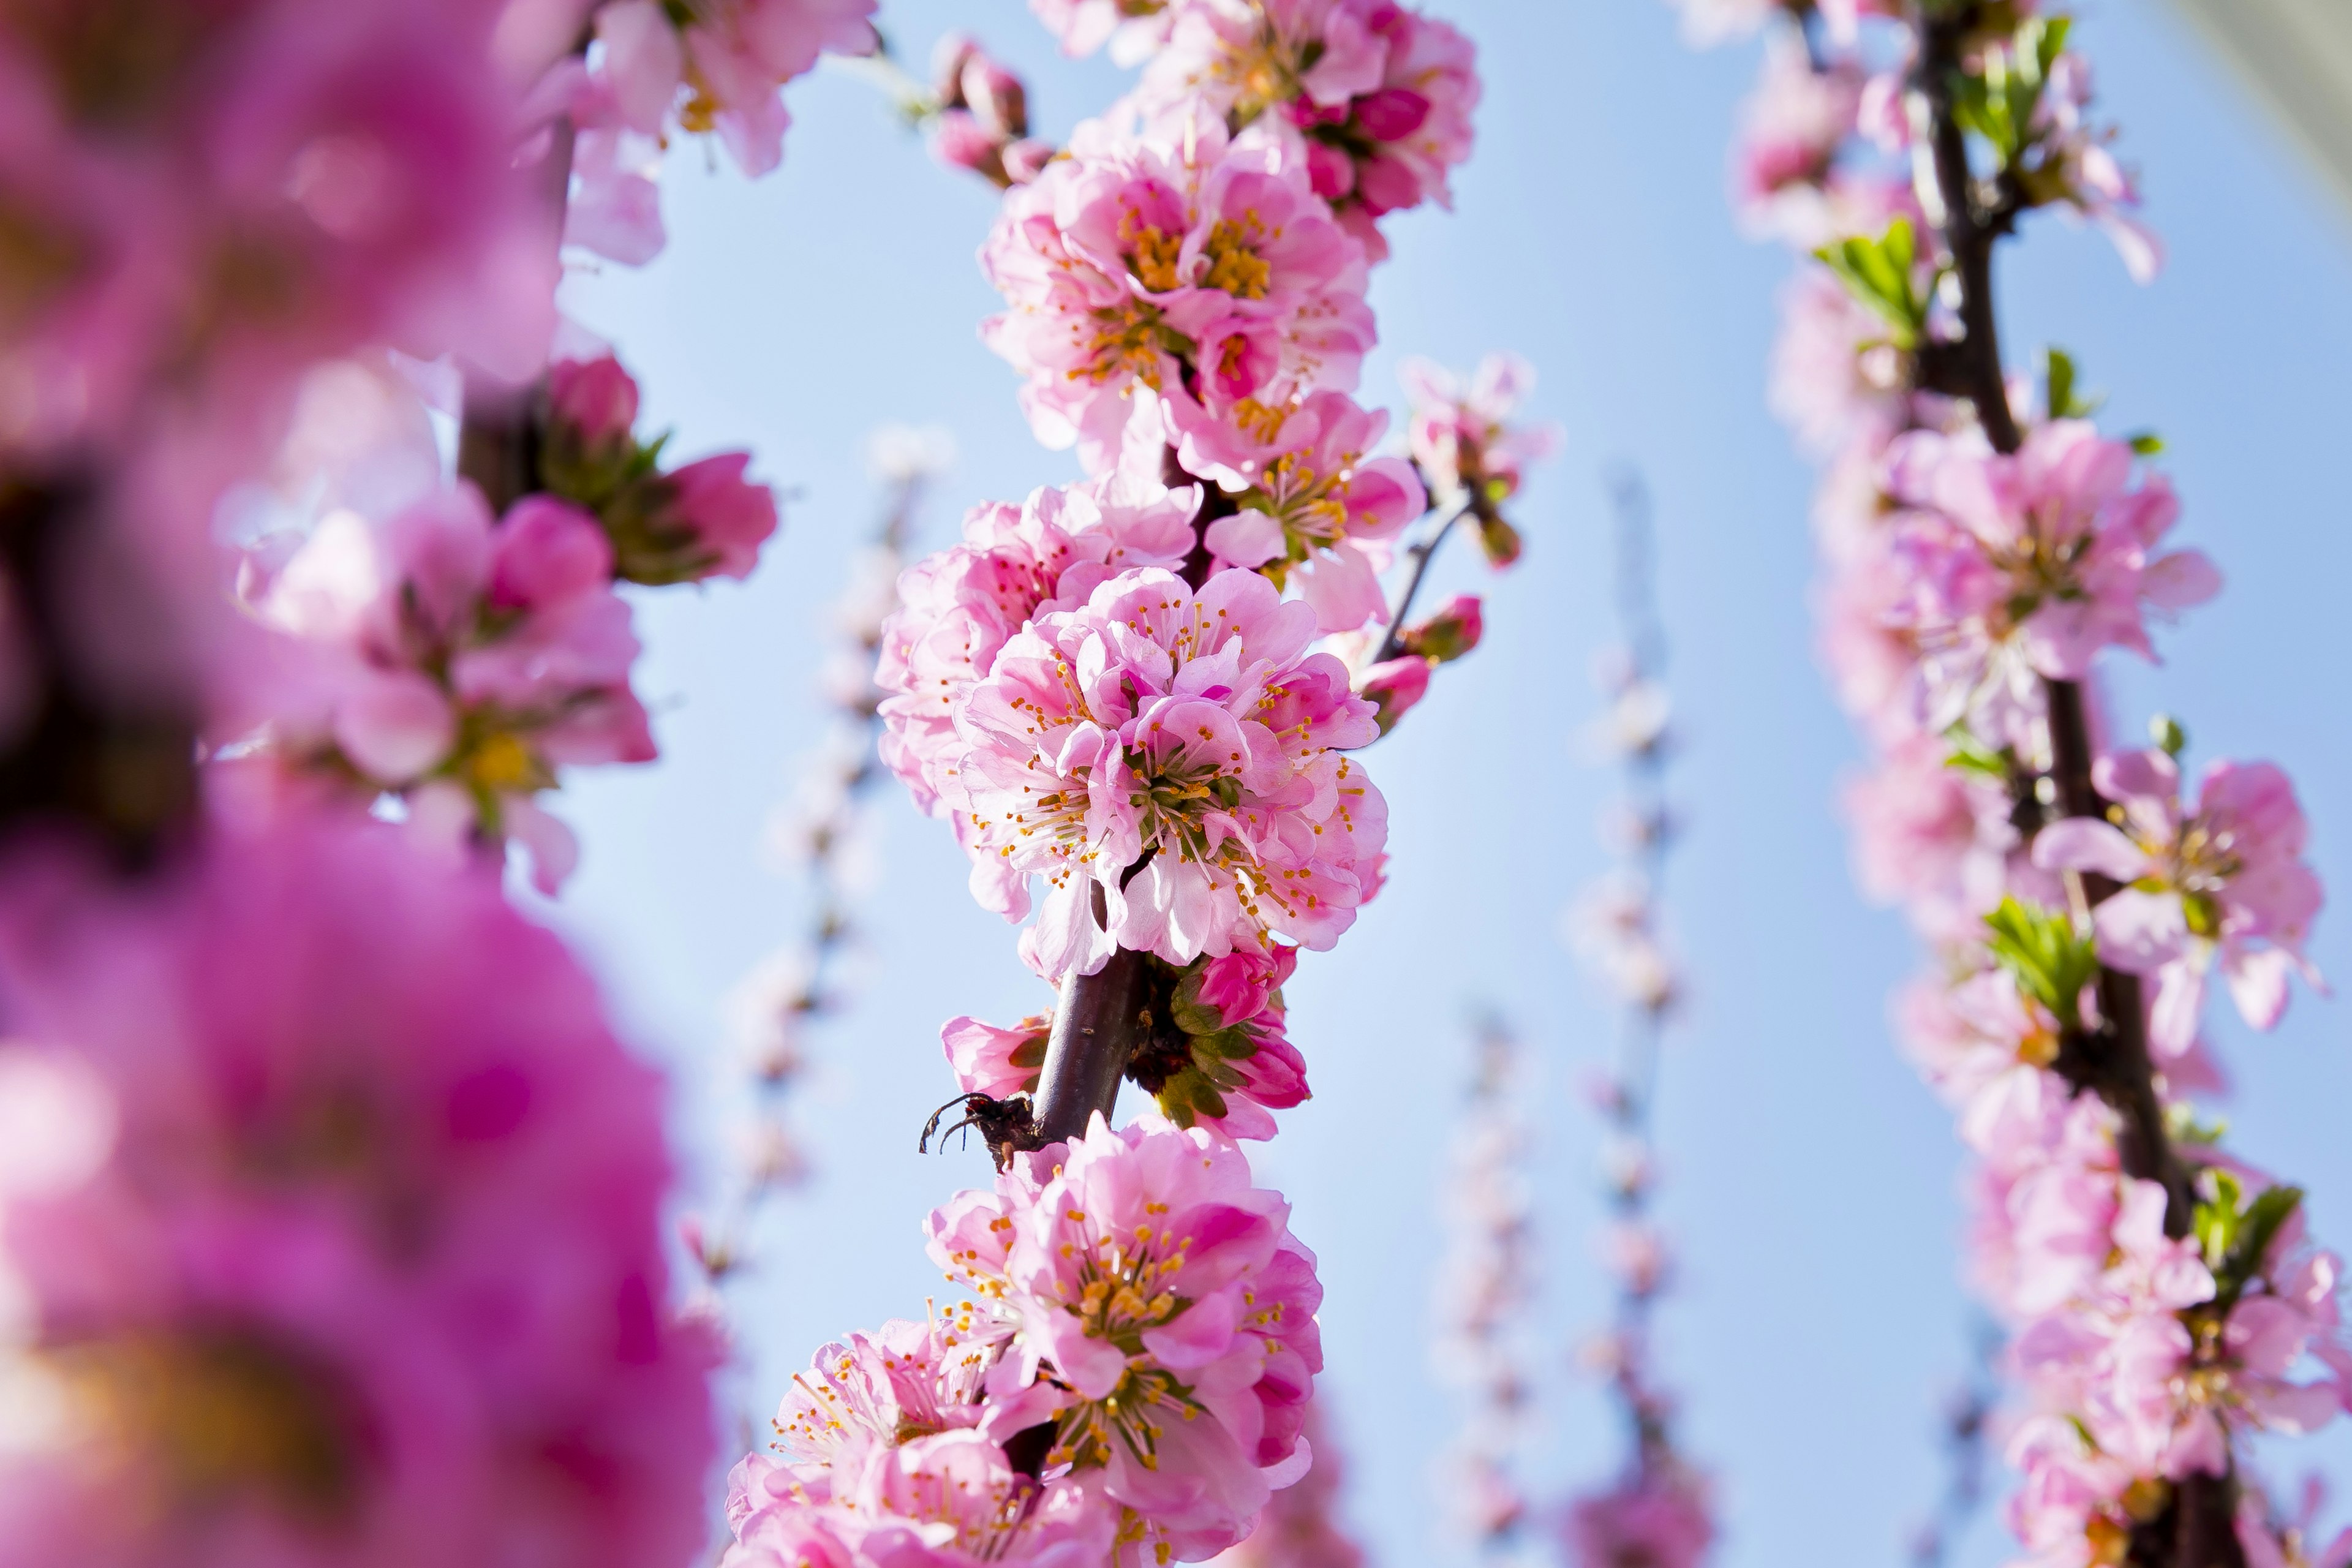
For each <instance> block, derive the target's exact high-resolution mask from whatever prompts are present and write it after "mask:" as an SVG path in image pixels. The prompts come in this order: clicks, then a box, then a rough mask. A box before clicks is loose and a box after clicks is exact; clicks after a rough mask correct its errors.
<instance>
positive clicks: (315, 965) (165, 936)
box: [0, 816, 711, 1568]
mask: <svg viewBox="0 0 2352 1568" xmlns="http://www.w3.org/2000/svg"><path fill="white" fill-rule="evenodd" d="M7 887H8V889H9V894H8V898H7V900H6V908H5V910H0V991H5V994H6V1007H7V1013H8V1017H9V1020H10V1023H9V1027H10V1031H11V1034H12V1036H13V1037H16V1039H17V1040H19V1041H22V1042H24V1043H25V1046H24V1047H23V1048H29V1049H32V1050H35V1051H37V1052H40V1053H43V1054H44V1055H45V1056H47V1058H49V1059H52V1060H55V1061H57V1062H58V1063H60V1064H68V1063H69V1064H72V1070H73V1072H74V1073H75V1074H76V1075H77V1076H78V1077H79V1078H86V1079H89V1081H90V1082H91V1083H93V1084H95V1085H98V1086H102V1090H103V1094H104V1097H105V1101H106V1103H107V1104H108V1105H109V1107H110V1111H109V1115H110V1120H111V1121H112V1122H113V1123H114V1126H115V1129H116V1131H117V1136H116V1137H115V1138H114V1139H113V1140H112V1141H111V1142H110V1144H106V1145H93V1146H92V1150H93V1151H94V1152H96V1154H97V1155H98V1157H97V1158H96V1159H92V1158H89V1157H88V1153H87V1152H86V1153H83V1154H77V1155H75V1156H74V1157H73V1159H72V1161H71V1162H70V1168H69V1169H60V1168H58V1166H57V1165H56V1163H55V1162H54V1161H53V1162H52V1168H51V1170H50V1172H49V1176H50V1178H51V1179H48V1180H46V1181H44V1182H42V1183H40V1184H37V1185H34V1186H33V1187H32V1188H31V1190H28V1186H27V1184H24V1183H22V1182H21V1181H17V1180H10V1181H9V1182H8V1183H7V1184H5V1188H0V1273H5V1274H6V1275H7V1276H8V1277H9V1279H11V1282H12V1286H14V1287H16V1288H20V1289H23V1290H24V1291H25V1293H26V1294H25V1300H26V1302H27V1303H28V1304H29V1306H30V1309H31V1312H32V1318H31V1320H30V1327H31V1331H32V1338H31V1341H30V1343H29V1356H30V1359H29V1362H28V1363H27V1364H28V1366H29V1368H30V1369H31V1372H32V1374H33V1375H34V1376H35V1377H37V1378H38V1379H40V1380H42V1382H43V1383H44V1384H46V1385H47V1387H48V1389H49V1391H50V1393H51V1394H54V1396H55V1397H56V1398H57V1399H58V1401H59V1402H60V1404H59V1405H58V1409H59V1410H60V1412H61V1413H62V1414H63V1415H64V1416H65V1419H64V1421H63V1423H62V1425H60V1426H58V1427H57V1428H55V1429H54V1430H53V1431H51V1432H49V1433H48V1434H47V1435H46V1436H45V1437H44V1438H43V1440H41V1441H38V1442H37V1443H35V1444H34V1445H32V1446H31V1447H12V1448H11V1451H10V1452H9V1454H8V1455H7V1456H6V1458H0V1563H6V1564H8V1565H9V1568H19V1565H21V1568H49V1565H52V1564H55V1563H66V1562H79V1563H119V1564H131V1565H136V1564H159V1565H160V1564H164V1563H171V1564H174V1565H185V1564H197V1565H202V1564H227V1563H257V1562H268V1563H284V1564H295V1565H299V1564H312V1563H316V1564H321V1565H323V1564H327V1563H336V1564H382V1565H384V1568H391V1565H393V1564H408V1563H422V1562H434V1561H453V1560H454V1561H462V1562H469V1563H495V1562H514V1561H520V1560H525V1559H529V1558H530V1557H533V1556H535V1555H537V1554H539V1553H542V1552H552V1553H554V1554H555V1555H556V1556H557V1557H558V1558H560V1559H562V1560H563V1561H566V1562H576V1563H583V1564H612V1565H614V1568H621V1565H624V1564H628V1565H635V1564H640V1563H648V1562H659V1561H683V1560H684V1559H685V1558H686V1557H687V1556H688V1554H690V1553H691V1552H693V1551H694V1550H695V1549H696V1547H697V1545H698V1542H700V1541H701V1539H702V1534H703V1530H704V1520H703V1510H702V1501H701V1489H702V1479H703V1473H704V1465H705V1463H706V1461H707V1458H708V1457H709V1452H710V1438H711V1424H710V1416H711V1412H710V1406H709V1394H708V1390H707V1388H706V1385H705V1382H704V1377H705V1373H706V1370H707V1368H708V1366H709V1362H710V1359H711V1358H710V1348H711V1347H709V1345H708V1344H707V1343H703V1342H699V1341H698V1336H697V1335H695V1334H694V1333H692V1332H689V1331H685V1330H682V1329H680V1328H678V1327H677V1326H675V1325H674V1324H673V1323H672V1322H671V1321H670V1320H669V1318H668V1316H667V1312H666V1310H665V1304H664V1303H665V1297H666V1294H667V1281H666V1279H665V1268H664V1263H663V1249H662V1242H661V1228H660V1219H659V1210H660V1207H661V1203H662V1198H663V1193H664V1189H665V1187H666V1185H667V1177H668V1171H667V1160H666V1157H665V1154H664V1152H663V1143H662V1130H661V1117H660V1110H659V1108H660V1100H661V1094H660V1086H659V1084H658V1083H657V1082H656V1080H655V1079H654V1078H653V1076H652V1075H651V1074H650V1073H649V1072H648V1071H646V1069H645V1068H642V1067H640V1066H639V1065H637V1064H636V1063H635V1062H634V1061H632V1060H630V1059H629V1058H627V1057H626V1056H625V1054H624V1053H623V1051H622V1049H621V1047H620V1046H619V1045H618V1044H617V1043H616V1042H615V1041H614V1037H613V1036H612V1034H611V1032H610V1030H609V1028H608V1027H607V1026H606V1025H605V1024H604V1020H603V1018H602V1016H601V1015H600V1010H599V1006H598V1003H597V999H596V995H595V992H594V988H593V986H592V985H591V984H589V981H588V979H587V977H586V976H585V975H584V974H583V973H581V972H580V970H579V969H578V967H577V966H576V965H575V964H574V963H572V961H571V960H570V958H569V957H568V956H567V955H566V954H565V953H564V952H563V950H562V946H561V944H560V943H558V942H556V940H555V939H554V938H553V937H552V936H551V935H549V934H548V933H547V932H545V931H541V930H539V929H538V928H536V927H534V926H531V925H530V924H529V923H527V922H526V921H523V920H522V919H521V918H520V916H519V915H517V914H516V913H515V912H514V911H513V910H511V909H510V908H509V906H508V905H507V903H506V901H505V900H504V899H503V898H502V897H501V896H500V894H499V890H498V889H496V888H495V887H493V886H490V885H488V884H486V883H484V882H482V881H481V880H480V879H474V878H462V877H460V878H453V877H450V876H448V875H446V874H445V873H443V872H441V871H440V870H438V869H436V868H434V867H433V866H431V865H430V864H429V863H425V862H423V861H420V860H419V859H418V858H416V857H415V856H413V855H410V854H407V853H404V849H403V847H402V846H401V845H400V844H399V843H398V842H397V841H396V840H394V838H393V837H392V836H391V835H390V832H389V830H388V829H385V828H383V827H382V826H374V825H368V824H348V825H341V826H329V825H325V824H321V823H318V822H312V821H306V820H301V819H299V818H297V817H292V816H289V817H283V818H280V819H279V820H278V822H277V823H275V824H274V825H273V826H271V828H270V830H269V831H268V833H267V834H266V835H261V836H248V835H245V834H242V833H235V832H228V831H224V830H217V829H216V830H215V834H214V835H213V837H212V838H211V840H210V841H209V842H208V844H207V845H206V846H205V848H204V849H203V851H202V852H201V854H200V855H199V856H198V857H197V858H195V860H194V862H193V863H192V864H188V865H185V866H184V867H183V868H181V869H180V870H178V871H176V872H173V873H172V874H170V875H169V876H168V877H166V878H164V879H162V880H159V881H154V882H151V883H147V884H142V886H141V887H140V888H138V889H135V890H130V891H123V890H110V889H107V888H106V887H105V886H104V885H103V884H102V883H100V882H97V881H93V880H88V879H83V878H82V877H81V876H79V874H78V873H76V872H74V871H72V870H70V869H68V868H66V867H64V866H61V865H57V864H49V865H30V864H19V865H18V866H17V867H16V868H15V869H14V870H13V871H12V873H11V875H10V877H9V878H8V879H7ZM76 1174H79V1177H80V1178H81V1179H79V1180H69V1179H66V1178H68V1177H71V1176H73V1175H76Z"/></svg>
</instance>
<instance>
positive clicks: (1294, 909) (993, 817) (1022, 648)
mask: <svg viewBox="0 0 2352 1568" xmlns="http://www.w3.org/2000/svg"><path fill="white" fill-rule="evenodd" d="M1313 631H1314V616H1313V613H1312V612H1311V611H1310V610H1308V609H1307V606H1305V605H1297V604H1285V603H1283V602H1282V600H1281V599H1280V597H1279V595H1278V594H1277V592H1276V589H1275V587H1274V584H1271V583H1269V582H1267V581H1266V580H1265V578H1264V577H1261V576H1259V575H1258V574H1255V573H1254V572H1221V573H1219V574H1216V575H1215V576H1213V577H1212V578H1210V579H1209V582H1208V584H1206V585H1205V586H1204V587H1203V588H1202V590H1201V592H1200V593H1199V594H1198V595H1194V594H1193V593H1192V591H1191V590H1189V589H1188V588H1186V587H1185V585H1184V583H1183V580H1182V579H1181V578H1179V577H1177V576H1176V575H1175V574H1172V573H1169V572H1164V571H1160V570H1158V569H1151V568H1147V569H1144V570H1141V571H1133V572H1123V573H1121V574H1119V575H1118V576H1117V577H1114V578H1112V579H1111V580H1110V581H1108V582H1107V583H1105V584H1102V585H1101V586H1100V587H1098V588H1097V589H1096V590H1095V591H1094V594H1093V595H1092V597H1091V598H1089V599H1088V600H1087V604H1086V606H1085V607H1084V608H1082V609H1077V610H1057V611H1054V612H1050V613H1048V614H1045V615H1041V616H1038V617H1037V618H1036V619H1035V620H1034V621H1033V622H1032V623H1031V625H1030V626H1029V627H1028V629H1026V630H1024V631H1022V632H1020V633H1019V634H1017V635H1015V636H1014V637H1013V638H1012V639H1011V640H1010V641H1008V642H1007V643H1006V644H1005V645H1004V647H1003V651H1002V652H1000V653H999V654H998V655H997V658H996V662H995V665H994V668H992V670H991V671H990V673H989V675H988V677H987V679H983V680H982V681H980V682H979V683H978V684H977V685H975V686H974V687H973V688H972V689H971V692H970V694H969V695H968V696H967V697H966V698H965V699H964V700H963V701H962V702H961V705H960V706H959V707H958V710H957V711H956V715H955V722H956V730H957V732H958V734H959V735H961V737H962V739H963V741H964V743H965V749H964V751H963V752H962V753H961V755H960V756H959V757H958V758H957V760H956V761H955V763H953V764H952V767H951V769H950V770H949V776H948V777H947V778H946V779H944V780H943V783H944V784H945V786H946V790H947V799H948V801H949V804H950V805H951V806H953V807H954V809H955V810H957V811H959V812H961V813H962V814H963V822H962V825H961V835H960V836H961V838H962V841H963V845H964V848H965V850H966V852H967V853H968V854H970V855H971V858H972V864H973V869H972V889H973V892H974V895H975V896H976V897H978V898H979V899H980V900H981V902H982V904H983V905H984V906H986V907H987V908H990V909H993V910H998V911H999V912H1001V913H1003V915H1004V916H1005V917H1006V918H1007V919H1009V920H1019V919H1021V918H1022V917H1024V916H1025V915H1026V914H1027V913H1028V912H1029V908H1030V893H1029V880H1030V879H1031V878H1032V877H1034V876H1043V877H1045V879H1047V881H1048V883H1049V885H1050V889H1051V890H1050V892H1049V894H1048V897H1047V900H1046V904H1045V911H1044V914H1043V918H1042V919H1041V921H1040V922H1039V924H1038V925H1037V926H1036V927H1035V928H1034V929H1033V930H1032V931H1030V932H1029V933H1027V935H1026V936H1025V937H1024V952H1027V953H1028V954H1029V955H1030V957H1031V959H1032V962H1033V964H1034V967H1036V968H1037V969H1038V971H1039V973H1043V974H1045V975H1046V976H1047V977H1048V978H1055V977H1058V976H1059V975H1061V974H1064V973H1070V972H1072V971H1073V970H1075V971H1076V972H1079V973H1091V972H1092V971H1093V970H1094V969H1096V968H1097V967H1099V966H1100V965H1101V963H1103V962H1104V960H1105V959H1107V958H1108V956H1109V953H1110V952H1111V948H1112V946H1113V944H1116V945H1118V946H1120V947H1125V948H1128V949H1130V950H1132V951H1135V952H1152V953H1156V954H1157V955H1158V956H1159V957H1160V958H1162V959H1164V960H1166V961H1167V962H1168V963H1175V964H1184V963H1191V962H1192V960H1193V959H1195V958H1197V957H1199V956H1201V955H1202V953H1208V954H1211V955H1212V956H1214V955H1218V954H1223V953H1225V952H1232V951H1233V950H1234V948H1236V947H1243V948H1262V947H1264V946H1265V943H1266V942H1267V940H1268V939H1269V938H1270V937H1272V936H1281V937H1284V938H1286V939H1288V940H1290V941H1293V942H1300V943H1302V944H1304V945H1306V946H1308V947H1313V948H1316V949H1318V950H1320V949H1325V948H1328V947H1329V946H1330V945H1331V944H1332V943H1333V942H1336V941H1337V940H1338V939H1339V934H1340V933H1341V932H1342V931H1346V930H1347V929H1348V927H1349V925H1351V924H1353V923H1354V921H1355V911H1356V908H1357V906H1358V905H1359V904H1360V903H1361V902H1362V901H1363V900H1364V898H1365V897H1366V896H1367V888H1366V882H1367V878H1368V873H1369V871H1370V865H1371V863H1372V861H1373V860H1374V858H1376V857H1377V856H1378V855H1379V854H1380V852H1381V846H1382V844H1383V843H1384V842H1385V840H1386V837H1387V832H1388V808H1387V805H1386V803H1384V802H1383V801H1382V800H1381V795H1380V792H1379V791H1378V790H1376V789H1374V788H1373V787H1372V784H1371V782H1370V780H1369V779H1367V778H1365V777H1364V776H1363V773H1362V771H1361V770H1360V768H1359V767H1358V765H1357V764H1356V763H1353V762H1352V761H1350V760H1349V759H1348V758H1347V757H1345V756H1343V755H1341V754H1340V752H1341V750H1342V749H1344V748H1347V747H1350V746H1361V745H1364V744H1366V743H1368V742H1370V741H1371V740H1372V738H1373V736H1374V734H1375V733H1376V730H1375V727H1374V723H1373V719H1372V710H1371V707H1370V704H1369V703H1366V702H1364V701H1362V700H1360V699H1358V698H1356V697H1355V696H1354V695H1353V694H1351V693H1350V692H1349V689H1348V672H1347V669H1346V667H1344V666H1343V665H1341V664H1340V663H1339V660H1338V659H1336V658H1332V657H1331V656H1330V655H1328V654H1321V653H1309V652H1307V641H1308V638H1309V637H1311V636H1312V635H1313ZM1097 899H1098V900H1101V901H1102V903H1103V906H1104V914H1103V916H1102V918H1101V920H1100V921H1097V916H1096V913H1095V908H1094V900H1097Z"/></svg>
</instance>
